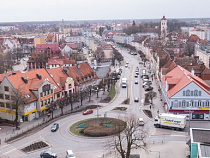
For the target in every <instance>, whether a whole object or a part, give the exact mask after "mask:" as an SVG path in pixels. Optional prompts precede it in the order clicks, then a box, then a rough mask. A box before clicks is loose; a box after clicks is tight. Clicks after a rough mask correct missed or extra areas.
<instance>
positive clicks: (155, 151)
mask: <svg viewBox="0 0 210 158" xmlns="http://www.w3.org/2000/svg"><path fill="white" fill-rule="evenodd" d="M149 152H156V153H158V155H159V158H160V151H152V150H149Z"/></svg>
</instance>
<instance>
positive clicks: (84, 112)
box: [82, 109, 93, 115]
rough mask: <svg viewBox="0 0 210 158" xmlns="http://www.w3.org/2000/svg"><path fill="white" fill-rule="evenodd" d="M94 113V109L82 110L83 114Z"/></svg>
mask: <svg viewBox="0 0 210 158" xmlns="http://www.w3.org/2000/svg"><path fill="white" fill-rule="evenodd" d="M92 113H93V109H87V110H85V111H83V112H82V114H83V115H87V114H92Z"/></svg>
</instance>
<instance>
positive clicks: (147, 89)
mask: <svg viewBox="0 0 210 158" xmlns="http://www.w3.org/2000/svg"><path fill="white" fill-rule="evenodd" d="M144 90H145V91H151V90H153V87H151V86H148V85H147V86H144Z"/></svg>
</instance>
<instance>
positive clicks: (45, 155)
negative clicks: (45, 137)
mask: <svg viewBox="0 0 210 158" xmlns="http://www.w3.org/2000/svg"><path fill="white" fill-rule="evenodd" d="M40 157H41V158H57V154H56V153H53V152H52V151H44V152H41V154H40Z"/></svg>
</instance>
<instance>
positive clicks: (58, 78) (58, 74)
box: [47, 67, 68, 88]
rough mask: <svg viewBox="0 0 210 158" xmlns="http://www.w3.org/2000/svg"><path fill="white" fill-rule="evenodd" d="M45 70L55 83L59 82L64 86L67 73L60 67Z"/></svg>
mask: <svg viewBox="0 0 210 158" xmlns="http://www.w3.org/2000/svg"><path fill="white" fill-rule="evenodd" d="M47 72H48V73H49V74H50V76H51V77H52V78H53V80H54V81H55V82H56V83H59V84H60V85H61V86H62V87H63V88H64V86H65V81H66V78H67V77H68V75H67V74H66V73H65V72H64V71H63V68H62V67H57V68H54V69H47Z"/></svg>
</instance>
